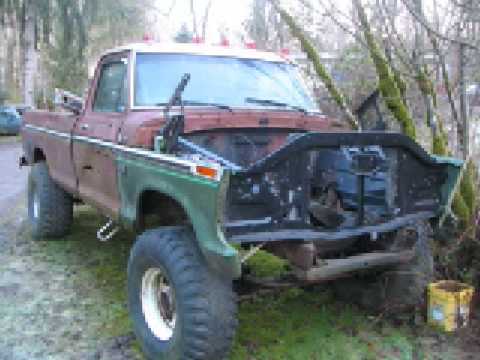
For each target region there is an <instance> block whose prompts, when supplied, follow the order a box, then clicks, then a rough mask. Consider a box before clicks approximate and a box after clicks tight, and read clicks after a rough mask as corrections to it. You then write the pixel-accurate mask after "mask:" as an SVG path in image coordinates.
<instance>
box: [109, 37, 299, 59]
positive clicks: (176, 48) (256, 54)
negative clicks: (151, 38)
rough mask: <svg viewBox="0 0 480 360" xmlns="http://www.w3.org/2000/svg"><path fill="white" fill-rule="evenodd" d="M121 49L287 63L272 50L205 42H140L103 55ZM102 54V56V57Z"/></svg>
mask: <svg viewBox="0 0 480 360" xmlns="http://www.w3.org/2000/svg"><path fill="white" fill-rule="evenodd" d="M122 51H134V52H138V53H159V54H192V55H203V56H223V57H235V58H241V59H256V60H264V61H270V62H279V63H288V62H291V61H290V60H289V59H287V58H285V57H282V56H280V55H278V54H276V53H273V52H267V51H259V50H255V49H246V48H239V47H229V46H213V45H206V44H179V43H157V42H142V43H132V44H127V45H124V46H120V47H117V48H114V49H111V50H108V51H106V52H105V53H104V54H103V56H105V55H109V54H113V53H118V52H122ZM103 56H102V57H103Z"/></svg>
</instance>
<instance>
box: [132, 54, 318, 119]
mask: <svg viewBox="0 0 480 360" xmlns="http://www.w3.org/2000/svg"><path fill="white" fill-rule="evenodd" d="M185 73H189V74H191V80H190V82H189V84H188V85H187V87H186V89H185V92H184V93H183V100H184V101H186V102H188V101H190V102H191V103H192V104H193V103H197V104H198V105H200V104H201V103H203V104H205V105H207V104H210V105H211V104H217V105H226V106H230V107H237V108H238V107H240V108H242V107H243V108H283V109H295V108H300V109H305V110H307V111H318V108H317V107H316V106H315V104H314V102H313V100H312V99H311V97H310V96H309V95H308V92H307V90H306V88H305V86H304V85H303V82H302V80H301V78H300V75H299V73H298V70H297V68H296V67H295V66H294V65H291V64H287V63H274V62H267V61H263V60H252V59H238V58H230V57H219V56H203V55H191V54H138V55H137V60H136V69H135V106H143V107H155V106H161V105H163V104H165V103H168V101H169V100H170V97H171V96H172V93H173V91H174V89H175V88H176V86H177V84H178V83H179V81H180V79H181V78H182V76H183V75H184V74H185ZM252 99H253V101H252Z"/></svg>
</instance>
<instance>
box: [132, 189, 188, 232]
mask: <svg viewBox="0 0 480 360" xmlns="http://www.w3.org/2000/svg"><path fill="white" fill-rule="evenodd" d="M188 223H189V220H188V215H187V213H186V212H185V210H184V208H183V206H182V205H180V203H179V202H178V201H177V200H175V199H173V198H172V197H170V196H168V195H165V194H162V193H160V192H158V191H154V190H146V191H144V192H143V193H142V195H141V196H140V199H139V205H138V213H137V222H136V224H137V229H138V230H139V231H144V230H146V229H151V228H156V227H160V226H175V225H186V224H188Z"/></svg>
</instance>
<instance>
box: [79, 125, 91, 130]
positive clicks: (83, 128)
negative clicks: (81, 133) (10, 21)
mask: <svg viewBox="0 0 480 360" xmlns="http://www.w3.org/2000/svg"><path fill="white" fill-rule="evenodd" d="M89 128H90V126H89V125H88V124H82V125H80V129H82V130H88V129H89Z"/></svg>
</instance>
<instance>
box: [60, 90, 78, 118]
mask: <svg viewBox="0 0 480 360" xmlns="http://www.w3.org/2000/svg"><path fill="white" fill-rule="evenodd" d="M54 103H55V105H58V106H61V107H63V108H64V109H66V110H68V111H71V112H73V113H74V114H75V115H80V114H81V112H82V109H83V105H84V104H83V99H82V98H81V97H80V96H77V95H75V94H73V93H71V92H69V91H67V90H62V89H55V99H54Z"/></svg>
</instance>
